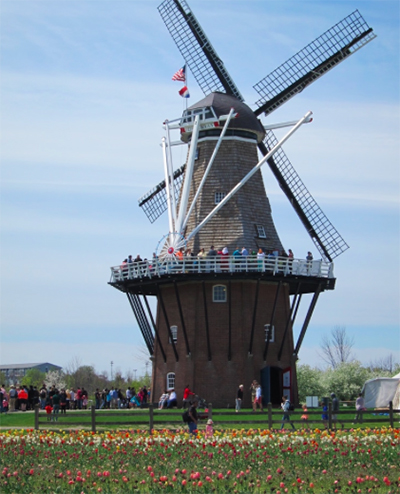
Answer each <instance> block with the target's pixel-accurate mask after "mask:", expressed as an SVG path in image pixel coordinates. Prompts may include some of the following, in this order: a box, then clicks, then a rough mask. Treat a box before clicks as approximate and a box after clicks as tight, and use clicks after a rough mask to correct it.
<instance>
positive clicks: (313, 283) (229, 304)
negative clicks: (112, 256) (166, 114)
mask: <svg viewBox="0 0 400 494" xmlns="http://www.w3.org/2000/svg"><path fill="white" fill-rule="evenodd" d="M158 10H159V13H160V15H161V17H162V19H163V21H164V23H165V25H166V27H167V29H168V31H169V33H170V35H171V36H172V38H173V40H174V42H175V44H176V45H177V47H178V49H179V51H180V53H181V55H182V57H183V58H184V60H185V63H186V65H187V66H188V67H189V69H190V71H191V73H192V74H193V76H194V78H195V80H196V82H197V83H198V85H199V87H200V88H201V90H202V91H203V93H204V95H205V98H204V99H202V100H201V101H199V102H197V103H195V104H194V105H192V106H190V107H189V108H187V110H185V111H184V112H183V115H182V117H180V118H179V119H177V120H176V121H166V122H165V123H164V124H165V129H166V138H164V139H163V142H162V148H163V157H164V170H165V180H164V181H163V182H161V183H159V184H158V185H157V186H156V187H155V188H153V189H152V190H151V191H149V192H148V193H147V194H146V195H145V196H143V197H142V198H141V199H140V200H139V205H140V206H141V207H142V208H143V210H144V211H145V213H146V215H147V216H148V218H149V220H150V221H151V222H154V221H155V220H156V219H158V218H159V217H160V216H161V214H162V213H163V212H164V211H166V210H168V218H169V231H168V233H165V235H164V236H163V237H162V239H161V240H160V243H159V246H158V248H157V256H156V257H155V258H154V259H153V260H152V261H151V262H144V263H140V264H138V265H132V266H130V265H126V266H122V267H117V268H112V279H111V281H110V284H111V285H113V286H114V287H116V288H118V289H119V290H121V291H123V292H124V293H126V294H127V297H128V299H129V302H130V304H131V307H132V309H133V312H134V314H135V316H136V319H137V321H138V324H139V327H140V329H141V332H142V334H143V337H144V340H145V342H146V345H147V347H148V349H149V352H150V354H151V355H152V358H153V383H152V384H153V392H155V394H157V393H161V392H162V391H164V389H165V388H172V387H175V388H177V389H180V388H182V390H183V387H184V386H185V385H186V384H187V383H190V385H191V386H192V388H193V389H196V391H197V392H198V393H199V394H201V395H203V396H206V397H207V398H208V399H209V400H211V401H212V402H213V403H214V404H215V405H224V404H225V405H226V403H229V401H232V397H234V394H235V389H236V387H237V385H238V383H239V381H240V382H243V381H244V382H248V383H250V382H251V381H252V380H253V379H257V380H259V381H261V384H262V387H263V396H264V399H265V401H272V402H279V400H280V398H281V396H282V394H283V393H285V394H288V395H290V396H291V397H292V399H294V400H295V399H296V395H297V383H296V372H295V362H296V360H297V358H298V353H299V350H300V347H301V344H302V341H303V339H304V335H305V332H306V330H307V327H308V324H309V322H310V319H311V317H312V314H313V311H314V308H315V305H316V303H317V300H318V297H319V295H320V293H321V292H323V291H325V290H332V289H334V286H335V278H334V276H333V259H334V258H336V257H337V256H339V255H340V254H342V253H343V252H344V251H345V250H346V249H347V248H348V245H347V243H346V242H345V241H344V239H343V238H342V237H341V235H340V234H339V233H338V232H337V230H336V229H335V228H334V226H333V225H332V224H331V222H330V221H329V220H328V218H327V217H326V216H325V214H324V213H323V212H322V210H321V209H320V207H319V206H318V204H317V203H316V201H315V200H314V198H313V197H312V196H311V194H310V193H309V191H308V190H307V188H306V186H305V185H304V183H303V182H302V180H301V179H300V177H299V176H298V174H297V173H296V171H295V169H294V167H293V166H292V164H291V163H290V161H289V160H288V158H287V157H286V155H285V154H284V152H283V150H282V148H281V146H282V144H283V143H284V142H285V141H286V140H287V139H288V138H289V137H291V135H293V133H294V132H296V131H297V130H298V128H299V127H300V126H301V125H302V124H303V123H306V122H309V121H310V120H311V113H310V112H309V113H307V114H306V115H304V116H303V117H302V118H300V119H299V120H298V121H294V122H285V123H282V124H269V125H263V124H262V123H261V121H260V119H259V117H260V116H261V115H264V116H268V115H269V114H270V113H272V112H273V111H274V110H275V109H277V108H278V107H280V106H281V105H282V104H284V103H285V102H286V101H288V100H289V99H290V98H292V97H293V96H295V95H296V94H297V93H299V92H301V91H303V90H304V89H305V88H306V87H307V86H309V85H310V84H311V83H312V82H314V81H315V80H317V79H318V78H320V77H321V76H322V75H324V74H325V73H326V72H328V71H329V70H331V69H332V68H333V67H335V66H336V65H338V64H339V63H340V62H342V61H344V60H345V59H346V58H348V57H349V56H350V55H352V54H353V53H355V52H356V51H358V50H359V49H360V48H362V47H363V46H364V45H365V44H367V43H368V42H369V41H371V40H372V39H374V37H375V34H374V33H373V30H372V28H370V27H369V26H368V25H367V23H366V22H365V20H364V19H363V18H362V16H361V14H360V13H359V12H358V11H355V12H353V13H352V14H350V15H349V16H347V17H346V18H344V19H343V20H342V21H340V22H339V23H337V24H335V25H334V26H333V27H332V28H330V29H329V30H328V31H326V32H325V33H324V34H322V35H321V36H320V37H319V38H317V39H316V40H314V41H313V42H312V43H310V44H309V45H307V46H306V47H305V48H303V49H302V50H301V51H299V52H298V53H297V54H296V55H294V56H293V57H292V58H290V59H289V60H288V61H287V62H285V63H284V64H282V65H281V66H280V67H278V68H277V69H276V70H275V71H273V72H272V73H271V74H270V75H268V76H267V77H265V78H264V79H262V80H261V81H260V82H258V83H257V84H256V85H255V86H254V88H255V90H256V91H257V92H258V94H259V100H258V101H257V102H256V106H257V109H256V110H255V111H253V110H251V109H250V108H249V107H248V106H247V105H246V104H245V103H244V100H243V97H242V95H241V93H240V91H239V89H238V88H237V87H236V85H235V83H234V82H233V80H232V78H231V76H230V75H229V73H228V71H227V70H226V68H225V66H224V64H223V62H222V61H221V59H220V58H219V56H218V55H217V53H216V51H215V49H214V48H213V46H212V45H211V43H210V41H209V39H208V38H207V36H206V35H205V33H204V31H203V30H202V28H201V26H200V24H199V22H198V21H197V19H196V17H195V16H194V14H193V12H192V11H191V9H190V7H189V6H188V4H187V3H186V2H185V0H165V1H163V2H162V3H161V5H160V6H159V7H158ZM277 127H290V130H289V131H288V132H287V134H286V135H285V137H284V138H283V139H281V140H280V141H278V139H277V138H276V137H275V135H274V133H273V130H274V129H275V128H277ZM177 129H178V130H179V131H180V142H181V143H187V144H188V148H189V151H188V156H187V160H186V163H185V164H184V165H183V166H181V167H180V168H178V169H177V170H174V169H173V166H172V155H171V148H172V146H173V145H175V144H176V143H175V142H172V141H171V139H170V131H173V130H177ZM258 152H260V154H261V156H262V157H261V159H259V154H258ZM264 163H267V164H268V165H269V167H270V169H271V171H272V173H273V174H274V176H275V177H276V179H277V181H278V183H279V185H280V187H281V189H282V190H283V192H284V193H285V195H286V196H287V198H288V199H289V201H290V204H291V205H292V206H293V208H294V210H295V211H296V213H297V215H298V217H299V218H300V220H301V222H302V223H303V225H304V226H305V228H306V231H307V232H308V234H309V235H310V237H311V238H312V240H313V242H314V244H315V246H316V247H317V249H318V251H319V252H320V254H321V260H318V261H312V260H310V259H309V260H293V259H290V258H288V257H287V256H286V255H285V252H284V249H283V246H282V243H281V241H280V239H279V236H278V233H277V231H276V229H275V226H274V223H273V220H272V215H271V208H270V204H269V200H268V198H267V195H266V193H265V189H264V185H263V181H262V177H261V173H260V168H261V167H262V166H263V165H264ZM211 245H216V246H218V248H220V249H222V247H225V248H226V250H227V251H228V252H230V253H232V252H233V251H234V250H235V248H237V247H240V248H241V247H243V246H244V247H245V249H244V250H242V252H241V254H242V255H241V256H240V257H239V256H238V255H236V256H229V255H228V256H226V252H224V251H222V252H223V255H221V256H215V255H214V252H213V250H211V252H210V255H209V256H208V257H201V258H192V257H190V258H183V257H182V251H185V250H186V249H192V250H193V251H195V252H197V251H198V250H199V249H200V248H207V250H208V249H209V248H210V246H211ZM236 251H238V249H236ZM249 251H250V252H253V251H256V252H257V251H259V254H260V255H259V256H254V257H252V256H251V255H250V256H247V253H249ZM266 253H267V254H268V255H265V254H266ZM304 294H311V295H312V298H311V302H310V305H309V307H308V310H307V312H306V316H305V318H304V321H303V323H302V327H301V330H300V332H299V337H298V341H297V343H296V344H294V340H293V326H294V323H295V320H296V317H297V314H298V310H299V306H300V302H301V300H302V297H303V295H304ZM148 296H156V297H157V302H158V305H157V314H156V318H154V317H153V314H152V311H151V308H150V305H149V302H148V299H147V297H148ZM143 302H144V303H143ZM182 357H184V358H182ZM221 380H222V382H224V389H221V387H218V388H217V387H216V383H217V382H220V381H221Z"/></svg>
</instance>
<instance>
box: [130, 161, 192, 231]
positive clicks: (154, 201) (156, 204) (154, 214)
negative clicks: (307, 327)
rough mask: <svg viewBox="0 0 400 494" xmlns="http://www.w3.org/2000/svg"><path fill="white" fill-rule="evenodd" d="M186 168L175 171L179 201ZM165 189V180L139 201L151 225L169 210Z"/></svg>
mask: <svg viewBox="0 0 400 494" xmlns="http://www.w3.org/2000/svg"><path fill="white" fill-rule="evenodd" d="M185 167H186V165H182V166H181V167H180V168H178V169H177V170H175V171H174V191H175V199H176V200H178V197H179V193H180V190H181V186H182V181H183V174H184V171H185ZM165 189H166V185H165V180H163V181H162V182H160V183H159V184H158V185H156V186H155V187H153V188H152V189H151V190H149V191H148V192H147V193H146V194H144V196H142V197H141V198H140V199H139V206H140V207H141V208H142V209H143V211H144V213H145V214H146V216H147V218H148V219H149V221H150V223H154V222H155V221H156V219H158V218H159V217H160V216H161V215H162V214H163V213H164V212H165V211H166V210H167V209H168V204H167V196H166V190H165Z"/></svg>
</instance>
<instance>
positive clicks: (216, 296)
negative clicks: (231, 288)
mask: <svg viewBox="0 0 400 494" xmlns="http://www.w3.org/2000/svg"><path fill="white" fill-rule="evenodd" d="M226 299H227V294H226V286H225V285H215V286H213V302H226Z"/></svg>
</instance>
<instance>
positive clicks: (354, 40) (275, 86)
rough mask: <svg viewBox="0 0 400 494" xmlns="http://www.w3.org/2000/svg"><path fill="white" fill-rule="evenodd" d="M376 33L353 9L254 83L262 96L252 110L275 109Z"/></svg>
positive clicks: (261, 111)
mask: <svg viewBox="0 0 400 494" xmlns="http://www.w3.org/2000/svg"><path fill="white" fill-rule="evenodd" d="M375 37H376V35H375V34H374V33H373V31H372V28H370V27H369V26H368V24H367V23H366V22H365V20H364V19H363V17H362V16H361V14H360V13H359V12H358V10H356V11H354V12H353V13H352V14H350V15H348V16H347V17H345V18H344V19H343V20H341V21H340V22H338V23H337V24H335V25H334V26H333V27H331V28H330V29H329V30H328V31H326V32H325V33H324V34H322V35H321V36H319V37H318V38H317V39H316V40H314V41H313V42H312V43H310V44H308V45H307V46H306V47H304V48H303V49H302V50H300V51H299V52H298V53H296V55H294V56H293V57H291V58H290V59H289V60H287V61H286V62H285V63H283V64H282V65H280V66H279V67H278V68H277V69H275V70H274V71H273V72H271V73H270V74H269V75H268V76H267V77H265V78H264V79H262V80H261V81H260V82H258V83H257V84H256V85H255V86H253V87H254V89H255V90H256V91H257V92H258V94H259V95H260V96H261V98H260V99H259V100H258V101H256V105H257V106H258V109H257V110H256V111H255V112H254V113H255V114H256V115H261V114H262V113H264V114H265V115H268V114H269V113H271V112H272V111H274V110H276V108H278V107H279V106H281V105H282V104H283V103H285V102H286V101H287V100H289V99H290V98H292V97H293V96H295V95H296V94H297V93H300V92H301V91H303V89H304V88H306V87H307V86H309V85H310V84H311V83H313V82H314V81H316V80H317V79H319V78H320V77H321V76H322V75H324V74H325V73H326V72H327V71H329V70H331V69H333V67H335V66H336V65H338V64H339V63H340V62H343V60H345V59H346V58H347V57H349V56H350V55H352V54H353V53H355V52H356V51H357V50H359V49H360V48H362V47H363V46H364V45H365V44H367V43H368V42H369V41H371V40H373V39H374V38H375Z"/></svg>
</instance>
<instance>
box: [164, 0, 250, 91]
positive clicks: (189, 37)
mask: <svg viewBox="0 0 400 494" xmlns="http://www.w3.org/2000/svg"><path fill="white" fill-rule="evenodd" d="M158 11H159V13H160V15H161V17H162V20H163V21H164V24H165V25H166V27H167V29H168V31H169V33H170V35H171V37H172V39H173V40H174V42H175V44H176V46H177V47H178V50H179V51H180V53H181V55H182V57H183V59H184V60H185V62H186V64H187V65H188V67H189V68H190V71H191V72H192V74H193V76H194V78H195V79H196V82H197V84H198V85H199V86H200V88H201V90H202V91H203V93H204V94H205V95H207V94H209V93H212V92H215V91H220V92H225V93H227V94H231V95H233V96H235V97H236V98H238V99H239V100H240V101H243V97H242V95H241V94H240V92H239V89H238V88H237V87H236V85H235V83H234V82H233V80H232V78H231V76H230V75H229V73H228V71H227V70H226V68H225V66H224V64H223V62H222V60H221V59H220V58H219V56H218V55H217V52H216V51H215V49H214V48H213V46H212V44H211V43H210V41H209V39H208V38H207V36H206V34H205V32H204V31H203V29H202V27H201V26H200V24H199V22H198V21H197V19H196V17H195V16H194V14H193V12H192V11H191V9H190V7H189V6H188V4H187V3H186V2H185V0H164V2H162V3H161V4H160V5H159V7H158Z"/></svg>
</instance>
